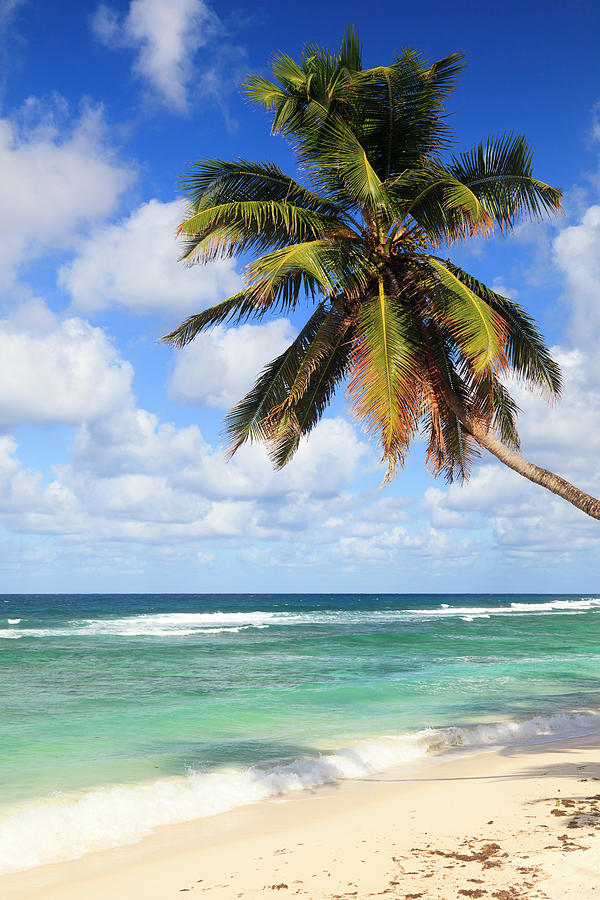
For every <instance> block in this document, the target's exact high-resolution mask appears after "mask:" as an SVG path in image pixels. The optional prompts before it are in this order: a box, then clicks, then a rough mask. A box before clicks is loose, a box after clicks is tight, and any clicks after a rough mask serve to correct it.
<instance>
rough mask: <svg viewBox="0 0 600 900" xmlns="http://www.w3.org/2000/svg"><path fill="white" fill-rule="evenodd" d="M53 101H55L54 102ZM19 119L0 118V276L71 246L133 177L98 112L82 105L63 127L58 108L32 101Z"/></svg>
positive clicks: (104, 214)
mask: <svg viewBox="0 0 600 900" xmlns="http://www.w3.org/2000/svg"><path fill="white" fill-rule="evenodd" d="M58 106H59V107H60V106H61V103H60V102H59V104H58ZM21 113H22V115H21V122H20V123H19V122H17V120H16V119H7V118H3V119H0V204H1V207H2V217H1V220H0V277H2V276H4V278H5V280H9V279H11V278H12V277H13V276H14V273H15V270H16V268H17V267H18V266H19V265H20V264H21V263H22V262H24V261H25V259H27V261H30V260H31V259H35V258H36V257H40V256H43V255H44V254H46V253H48V252H49V251H53V250H62V249H65V248H67V247H70V246H71V245H72V244H73V242H74V240H75V238H76V237H77V235H78V234H79V233H80V232H81V229H82V228H84V227H87V226H89V225H90V224H92V223H95V222H97V221H98V220H101V219H103V218H105V217H107V216H108V215H110V214H111V213H112V212H114V210H115V208H116V205H117V203H118V201H119V198H120V197H121V195H122V193H123V191H124V190H125V189H126V188H127V186H128V185H130V184H131V182H132V180H133V178H134V172H133V169H132V168H131V167H130V166H128V165H126V164H124V163H122V162H120V161H119V160H118V159H117V158H116V157H115V155H114V153H113V151H112V150H111V149H110V147H109V146H108V144H107V141H106V136H105V126H104V121H103V114H102V109H101V108H100V107H95V108H93V107H90V106H85V107H83V109H82V112H81V114H80V116H79V117H78V118H77V119H76V120H75V121H73V122H71V123H70V124H68V125H67V126H65V127H61V126H60V125H59V124H57V122H58V119H60V118H64V109H62V110H61V109H60V108H59V109H58V112H57V113H56V114H55V111H53V110H51V111H48V110H47V109H45V108H44V107H43V106H42V105H41V104H40V103H39V102H38V101H36V100H35V99H30V100H29V101H28V102H27V104H26V105H25V107H24V109H23V110H22V111H21Z"/></svg>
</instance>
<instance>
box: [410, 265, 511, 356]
mask: <svg viewBox="0 0 600 900" xmlns="http://www.w3.org/2000/svg"><path fill="white" fill-rule="evenodd" d="M427 260H428V262H429V265H430V266H431V268H432V269H433V271H434V272H435V275H436V276H437V278H438V279H439V283H440V284H441V285H442V287H443V289H444V290H442V291H441V292H440V291H438V293H437V297H436V302H435V303H434V304H433V314H434V316H435V318H436V321H438V322H440V323H443V324H444V325H445V327H446V328H447V329H448V331H449V333H450V334H451V336H452V339H453V340H454V342H455V343H456V344H457V345H458V346H459V347H460V349H461V351H462V353H463V354H464V356H465V357H466V359H467V360H468V361H469V363H470V365H471V366H472V367H473V370H474V371H475V372H476V373H477V374H482V373H483V372H485V371H486V370H489V369H492V368H496V369H502V368H503V367H504V366H505V365H506V361H505V356H504V342H505V333H506V327H505V324H504V320H503V319H502V317H501V316H500V315H499V314H498V313H497V312H496V311H495V310H493V309H492V308H491V307H490V306H488V304H487V303H486V302H485V301H484V300H483V299H482V298H481V297H478V296H477V294H475V293H474V292H473V291H472V290H471V289H470V288H469V287H467V285H466V284H464V283H463V282H462V281H461V280H460V279H459V278H457V276H456V275H455V274H454V273H453V272H451V271H450V269H449V268H447V267H446V266H445V265H442V263H441V262H439V260H437V259H436V258H435V257H433V256H428V257H427Z"/></svg>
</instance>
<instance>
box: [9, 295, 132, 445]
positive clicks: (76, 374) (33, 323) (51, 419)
mask: <svg viewBox="0 0 600 900" xmlns="http://www.w3.org/2000/svg"><path fill="white" fill-rule="evenodd" d="M0 358H1V359H2V378H1V379H0V428H9V427H12V426H14V425H17V424H22V423H33V424H44V425H47V424H54V423H79V422H83V421H88V420H93V419H96V418H98V417H100V416H105V415H107V414H109V413H111V412H113V411H114V410H115V409H117V408H119V407H120V406H122V405H123V403H128V402H130V398H131V378H132V375H133V370H132V367H131V366H130V364H129V363H127V362H125V361H123V360H122V359H121V358H120V357H119V354H118V352H117V351H116V349H115V348H114V347H113V346H112V344H111V343H110V342H109V340H108V339H107V337H106V335H105V333H104V332H103V331H102V329H100V328H93V327H92V326H91V325H89V323H87V322H85V321H83V320H82V319H75V318H71V319H65V320H63V321H60V320H59V319H58V318H56V317H55V316H53V314H52V313H51V312H50V311H49V310H48V309H47V307H45V306H44V304H42V303H41V302H37V303H36V302H34V303H31V304H27V305H26V306H24V307H21V308H20V309H19V310H18V311H17V313H16V314H15V315H14V316H13V317H11V318H9V319H3V320H0Z"/></svg>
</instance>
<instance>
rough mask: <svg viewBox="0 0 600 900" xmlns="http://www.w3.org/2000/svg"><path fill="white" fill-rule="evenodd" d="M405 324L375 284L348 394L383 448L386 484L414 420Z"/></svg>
mask: <svg viewBox="0 0 600 900" xmlns="http://www.w3.org/2000/svg"><path fill="white" fill-rule="evenodd" d="M416 361H417V355H416V348H415V335H414V332H413V329H412V327H411V323H410V320H409V318H408V316H407V315H406V313H405V312H404V311H403V310H402V308H401V307H400V306H399V304H398V303H397V302H395V301H394V299H393V298H392V297H390V296H389V295H387V294H386V293H385V288H384V285H383V281H382V280H380V281H379V286H378V293H377V294H376V295H375V296H373V297H371V298H369V300H368V301H365V303H364V304H363V305H362V307H361V309H360V312H359V316H358V321H357V336H356V339H355V344H354V349H353V354H352V373H351V374H352V381H351V383H350V385H349V388H348V392H349V396H350V397H351V399H352V403H353V408H354V411H355V414H356V416H357V417H358V418H359V419H360V420H361V421H362V422H363V424H364V426H365V429H366V430H367V432H368V433H370V434H372V435H374V436H376V437H377V438H378V439H379V440H380V442H381V444H382V447H383V459H384V460H385V461H386V462H387V465H388V470H387V474H386V476H385V480H386V481H389V480H390V479H391V478H392V477H393V474H394V472H395V470H396V467H397V465H398V463H402V462H403V460H404V456H405V453H406V450H407V448H408V445H409V442H410V439H411V437H412V435H413V434H414V431H415V428H416V422H417V418H418V388H417V379H418V370H417V367H416Z"/></svg>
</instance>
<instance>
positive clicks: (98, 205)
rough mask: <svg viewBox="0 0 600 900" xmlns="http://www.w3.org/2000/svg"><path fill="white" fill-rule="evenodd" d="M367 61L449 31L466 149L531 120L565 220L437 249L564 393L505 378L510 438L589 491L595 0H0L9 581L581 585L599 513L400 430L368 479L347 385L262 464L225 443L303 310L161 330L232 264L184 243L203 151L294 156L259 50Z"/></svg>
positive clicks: (588, 583)
mask: <svg viewBox="0 0 600 900" xmlns="http://www.w3.org/2000/svg"><path fill="white" fill-rule="evenodd" d="M349 22H353V23H355V24H356V25H357V27H358V29H359V32H360V35H361V38H362V40H363V44H364V56H365V63H366V64H367V65H369V64H373V65H375V64H378V63H383V62H387V61H388V60H390V58H391V57H392V55H393V53H394V50H396V49H400V48H402V47H403V46H407V45H408V46H411V47H414V48H416V49H418V50H419V51H421V53H422V54H423V55H424V56H425V57H426V58H428V59H431V60H433V59H436V58H439V57H442V56H445V55H447V54H448V53H450V52H453V51H455V50H462V51H464V52H465V54H466V56H467V59H468V64H469V65H468V68H467V70H466V72H465V74H464V77H463V78H462V81H461V83H460V85H459V86H458V88H457V90H456V93H455V95H454V96H453V98H452V99H451V100H450V102H449V105H448V108H449V111H451V112H452V114H453V115H452V124H453V126H454V128H455V130H456V136H457V147H458V148H459V149H468V148H470V147H471V146H472V145H473V144H474V143H476V142H477V141H479V140H480V139H484V138H486V137H487V136H488V134H496V133H498V132H504V131H514V132H519V133H525V134H526V135H527V137H528V139H529V140H530V142H531V143H532V145H533V146H534V147H535V151H536V155H535V169H536V174H537V175H538V177H540V178H542V179H543V180H546V181H548V182H550V183H552V184H555V185H559V186H560V187H562V188H563V190H564V192H565V203H564V208H565V211H564V214H563V215H561V216H560V217H557V218H556V219H555V220H554V221H550V222H543V223H537V224H523V225H521V226H519V228H517V230H516V233H515V234H514V235H512V236H511V237H504V238H502V237H496V238H494V239H493V240H492V241H483V240H478V241H476V242H472V243H471V244H469V245H464V246H458V247H456V248H455V250H454V254H453V255H454V258H455V259H456V261H458V262H459V263H460V264H462V265H463V266H464V267H465V268H467V269H468V270H470V271H471V272H472V273H473V274H475V275H476V276H477V277H480V278H482V279H484V280H486V281H488V283H490V284H492V285H493V286H495V287H496V288H498V289H500V290H502V291H504V292H506V293H508V294H510V295H511V296H513V297H515V299H517V300H518V301H519V302H520V303H523V304H524V305H526V306H527V307H528V308H529V309H530V310H531V311H532V312H533V313H534V314H535V315H536V317H537V318H538V320H539V322H540V324H541V326H542V329H543V331H544V334H545V335H546V337H547V340H548V341H549V343H550V344H551V345H552V346H553V347H554V348H555V353H556V355H557V357H558V358H559V360H560V361H561V363H562V365H563V369H564V375H565V391H564V396H563V399H562V401H561V403H560V404H559V405H558V406H557V407H554V408H549V407H548V406H546V405H545V403H544V402H543V401H542V400H540V399H539V398H535V397H531V396H529V395H527V394H525V393H524V392H523V390H522V388H521V387H520V386H518V385H517V386H515V393H516V396H517V398H518V401H519V404H520V406H521V408H522V410H523V413H522V416H521V420H520V430H521V435H522V439H523V449H524V453H525V455H527V456H529V457H530V458H531V459H532V460H533V461H535V462H537V463H539V464H541V465H545V466H547V467H548V468H551V469H554V470H555V471H558V472H560V473H561V474H563V475H564V476H566V477H568V478H570V479H571V480H573V481H575V482H576V483H577V484H579V485H580V486H581V487H583V488H584V489H586V490H588V491H590V492H591V493H594V494H596V495H598V494H599V493H600V472H599V465H598V460H599V458H600V367H599V366H598V364H597V347H598V341H599V338H600V303H599V302H598V284H599V283H600V197H599V189H600V77H599V76H600V59H599V57H598V53H597V46H598V39H599V37H600V34H599V32H600V29H599V23H598V7H597V4H596V3H595V2H577V3H573V4H571V5H569V7H567V5H566V4H564V3H561V2H550V3H541V2H540V3H538V2H528V3H526V4H523V3H513V2H503V3H491V4H485V5H482V4H474V3H467V2H461V3H454V4H448V3H441V2H432V3H429V4H427V5H422V6H421V7H419V6H417V5H415V4H412V5H410V7H409V6H406V7H401V6H396V7H394V6H392V7H390V8H388V9H386V10H385V11H381V12H380V13H379V12H378V11H377V10H374V9H373V8H372V7H369V6H368V5H365V4H364V3H358V2H354V0H352V2H345V3H344V4H341V3H338V4H336V3H334V4H327V5H325V4H321V3H319V4H317V3H316V2H307V3H304V4H301V5H299V7H297V8H294V9H293V10H291V11H288V10H287V9H286V8H285V7H284V5H282V4H277V5H276V4H271V3H265V4H263V5H261V6H254V5H247V6H244V5H231V4H225V3H222V4H220V5H219V6H217V5H210V4H208V2H204V0H131V2H129V0H125V2H114V3H108V4H97V3H94V2H83V3H82V2H62V3H60V4H47V3H41V2H39V0H37V2H36V0H0V55H1V59H2V73H3V77H2V80H1V81H0V102H1V104H2V108H1V110H0V197H1V202H0V229H1V232H2V242H1V243H0V284H1V287H2V289H1V292H0V297H1V300H2V308H1V310H0V353H1V358H2V360H3V363H4V365H3V367H2V376H1V377H0V590H1V591H3V592H54V591H57V592H61V591H86V592H96V591H125V592H127V591H148V590H150V591H198V592H203V591H251V592H258V591H274V592H275V591H305V590H306V591H321V590H322V591H354V590H357V591H372V592H383V591H389V592H402V591H446V590H448V591H482V592H502V591H529V592H536V591H537V592H546V591H556V592H560V591H565V592H571V591H578V592H584V593H590V592H597V590H598V572H599V566H598V563H599V562H600V536H599V533H598V527H597V523H595V522H593V521H592V520H589V519H587V518H586V517H585V516H583V514H581V513H579V512H577V511H576V510H574V509H572V508H570V507H569V506H568V505H567V504H566V503H564V502H563V501H561V500H559V499H557V498H555V497H554V496H552V495H550V494H548V493H547V492H545V491H543V490H542V489H541V488H536V487H534V486H532V485H530V484H529V483H526V482H524V481H523V480H522V479H519V478H518V477H517V476H515V475H514V474H513V473H511V472H510V471H508V470H506V469H502V467H500V466H499V465H497V464H496V463H495V462H494V461H493V460H492V459H491V458H490V457H486V456H482V458H481V460H480V462H479V463H478V464H477V466H476V468H475V471H474V473H473V477H472V479H471V481H470V483H469V484H468V485H467V486H464V487H462V486H459V485H453V486H451V487H448V486H447V485H446V484H445V483H444V482H443V481H440V480H434V479H432V478H431V477H430V476H429V475H428V474H427V472H426V471H425V469H424V452H423V446H422V445H421V444H419V443H417V444H416V445H415V448H414V450H413V451H412V452H411V454H410V457H409V459H408V462H407V465H406V468H405V470H404V471H403V472H401V473H400V474H399V475H398V477H397V478H396V480H395V482H394V483H393V484H392V485H391V486H390V487H387V488H385V489H383V490H380V489H379V483H380V481H381V477H382V474H383V472H382V470H381V468H380V466H379V464H378V456H377V448H376V447H375V446H374V445H373V444H371V443H370V442H369V441H368V440H367V439H366V437H365V436H364V434H362V433H361V432H360V430H359V429H357V428H356V426H355V425H354V424H353V423H352V421H351V418H350V417H349V416H348V415H347V412H346V408H345V401H344V397H343V396H340V397H339V398H337V399H336V401H335V402H334V404H333V405H332V407H331V410H330V411H329V412H328V414H327V416H326V418H325V420H324V421H323V423H322V424H321V425H320V426H319V428H318V429H317V430H316V431H315V432H314V434H313V436H312V437H311V439H310V440H309V441H308V442H307V443H306V444H305V445H303V446H302V447H301V449H300V451H299V453H298V455H297V458H296V459H295V460H294V461H293V462H292V463H291V464H290V466H289V467H288V468H287V469H286V470H285V471H283V472H281V473H274V472H273V471H272V470H271V469H270V467H269V464H268V461H267V460H266V458H265V454H264V452H263V451H262V449H261V448H259V447H248V448H244V449H243V450H242V451H241V452H240V453H239V454H238V455H237V456H236V458H235V459H234V460H233V461H232V462H230V463H229V464H226V463H225V460H224V455H223V451H222V448H221V446H220V438H219V431H220V425H221V421H222V417H223V415H224V413H225V411H226V409H227V407H228V405H230V404H231V403H233V402H234V401H235V400H236V399H238V398H239V397H240V396H241V395H242V394H243V393H244V392H245V390H246V389H247V388H248V387H249V386H250V384H251V382H252V377H253V375H254V374H256V373H257V372H258V370H259V369H260V368H261V366H262V365H263V364H264V363H265V362H266V361H267V360H268V359H269V358H271V357H272V356H273V355H275V354H276V353H277V352H280V349H283V347H284V346H285V344H286V342H289V341H290V340H291V339H292V338H293V336H294V334H295V329H296V328H297V326H298V322H299V321H300V317H296V318H294V317H292V318H276V317H274V318H273V319H272V320H270V321H264V322H263V323H261V325H260V326H253V325H245V326H243V327H242V328H239V329H226V328H223V327H219V328H218V329H216V330H215V331H214V332H212V333H211V334H209V335H206V336H203V337H202V338H201V339H200V340H198V341H197V342H195V343H194V344H193V345H191V346H190V347H189V348H188V349H186V350H185V351H183V352H180V353H177V352H175V351H173V350H171V349H169V348H167V347H164V346H162V345H160V344H159V343H157V341H158V338H159V337H160V335H161V334H164V333H165V331H167V330H170V329H171V328H172V327H174V326H175V325H176V324H178V323H179V321H181V319H182V318H183V317H185V316H186V315H188V314H189V313H191V312H195V311H197V310H199V309H201V308H203V307H205V306H208V305H211V304H212V303H213V302H216V301H218V300H220V299H222V298H224V297H225V296H228V295H229V294H230V293H233V292H234V291H235V290H236V289H237V286H238V285H239V283H240V279H241V268H242V265H241V263H240V262H236V261H231V260H227V261H222V262H219V263H215V264H213V265H211V266H209V267H205V268H204V269H200V268H194V269H185V268H183V267H181V266H180V265H179V264H178V263H177V247H176V243H175V241H174V230H175V227H176V224H177V222H178V218H179V216H180V212H181V208H180V206H179V201H178V197H177V183H178V178H179V176H180V175H181V173H182V172H183V170H184V168H185V166H186V165H187V163H188V162H189V161H190V160H193V159H195V158H198V157H200V156H209V157H211V156H215V157H220V158H224V159H228V158H231V157H234V156H244V157H247V158H251V159H252V158H259V159H272V160H274V161H276V162H278V163H279V164H280V165H282V166H284V167H285V168H287V169H289V170H293V169H294V159H293V156H292V155H291V153H290V151H289V149H288V148H287V147H286V145H285V144H284V142H283V141H282V140H281V139H279V138H274V137H271V136H270V135H269V127H268V121H267V119H266V117H265V115H264V114H263V113H262V112H260V111H258V110H255V109H253V108H251V107H249V105H248V104H247V102H246V101H245V100H244V99H243V97H242V95H241V94H240V91H239V83H240V81H241V79H242V77H243V76H244V74H245V73H247V72H249V71H255V72H266V71H267V69H268V63H269V59H270V58H271V57H272V56H273V54H274V53H275V52H277V51H280V50H281V51H285V52H288V53H290V54H291V55H297V54H298V53H299V51H300V50H301V48H302V45H303V44H304V43H309V42H310V43H324V44H328V45H330V46H333V47H336V46H337V45H338V44H339V41H340V38H341V35H342V32H343V30H344V28H345V26H346V24H347V23H349Z"/></svg>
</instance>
